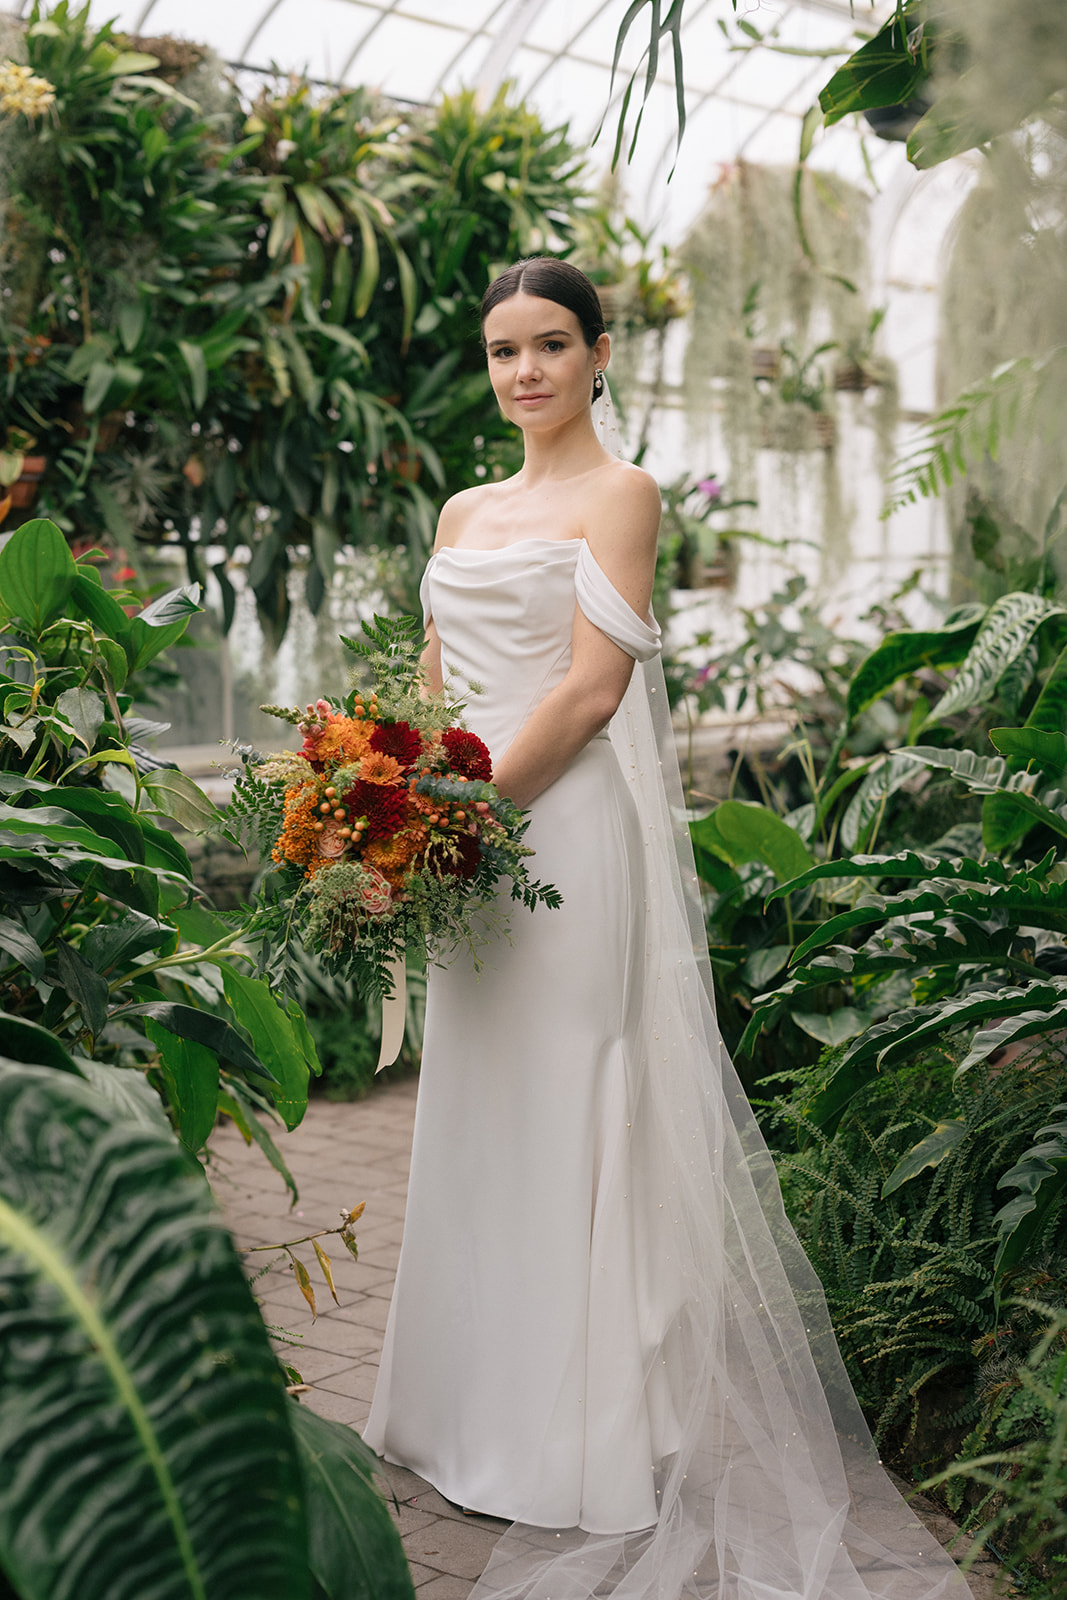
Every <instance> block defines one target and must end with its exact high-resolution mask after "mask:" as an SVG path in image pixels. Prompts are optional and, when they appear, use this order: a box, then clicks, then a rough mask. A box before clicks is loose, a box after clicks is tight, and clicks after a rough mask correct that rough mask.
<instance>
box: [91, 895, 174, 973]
mask: <svg viewBox="0 0 1067 1600" xmlns="http://www.w3.org/2000/svg"><path fill="white" fill-rule="evenodd" d="M171 943H174V944H176V943H177V935H176V934H175V931H174V929H173V928H172V927H171V926H170V925H169V924H168V923H166V922H157V920H156V918H155V917H146V916H144V915H143V914H142V913H141V912H139V911H128V912H127V913H126V914H125V916H122V917H119V918H118V919H117V921H115V922H99V923H97V925H96V927H95V928H90V929H89V932H88V933H87V934H86V935H85V937H84V939H83V940H82V942H81V944H80V945H79V947H78V948H79V949H80V951H81V953H82V955H83V956H84V957H85V959H86V961H88V962H89V963H90V965H91V966H92V967H94V968H95V969H96V971H97V972H101V973H104V974H105V975H106V976H110V975H111V974H112V973H113V972H114V970H115V968H116V967H118V966H120V965H122V966H129V965H130V963H131V962H132V961H133V959H134V957H135V956H140V955H145V954H146V953H147V952H148V951H149V950H159V949H162V948H164V947H165V946H166V945H168V944H171ZM168 953H169V952H168Z"/></svg>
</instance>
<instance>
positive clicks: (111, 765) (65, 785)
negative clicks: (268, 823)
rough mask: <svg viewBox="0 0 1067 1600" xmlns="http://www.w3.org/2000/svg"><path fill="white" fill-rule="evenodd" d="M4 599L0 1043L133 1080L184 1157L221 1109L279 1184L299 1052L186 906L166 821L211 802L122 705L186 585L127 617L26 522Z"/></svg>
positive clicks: (301, 1044) (304, 1041)
mask: <svg viewBox="0 0 1067 1600" xmlns="http://www.w3.org/2000/svg"><path fill="white" fill-rule="evenodd" d="M0 595H2V600H0V625H2V629H3V631H2V633H0V663H2V666H0V696H2V708H3V723H2V725H0V794H2V798H3V804H2V814H0V952H2V954H0V983H2V985H3V990H2V993H3V1011H2V1013H0V1049H2V1050H3V1052H4V1053H5V1054H6V1055H8V1056H10V1057H13V1058H14V1059H16V1060H37V1059H43V1060H46V1061H47V1060H49V1059H51V1057H50V1056H49V1055H47V1054H46V1055H45V1056H43V1057H41V1056H39V1055H38V1054H37V1053H36V1052H38V1051H40V1050H41V1049H44V1048H46V1046H45V1044H44V1043H42V1041H51V1042H52V1043H54V1045H55V1049H56V1050H57V1051H59V1052H60V1054H62V1053H63V1051H74V1052H75V1053H76V1055H77V1058H78V1060H79V1062H80V1064H81V1065H80V1069H79V1070H82V1071H83V1072H84V1073H85V1075H86V1076H87V1077H89V1078H90V1080H91V1081H93V1082H94V1083H96V1084H98V1085H99V1086H101V1087H102V1088H103V1089H104V1091H105V1092H107V1093H110V1094H113V1095H117V1096H119V1097H120V1098H123V1097H128V1096H130V1095H136V1093H137V1091H138V1089H139V1088H141V1087H143V1086H144V1082H145V1077H144V1074H145V1073H147V1077H148V1081H149V1082H150V1083H151V1084H152V1086H153V1087H155V1088H156V1089H157V1090H158V1092H159V1093H160V1094H161V1095H162V1097H163V1100H164V1103H165V1105H166V1107H167V1110H168V1112H169V1115H170V1117H171V1119H172V1121H173V1123H174V1126H175V1127H176V1129H177V1131H178V1133H179V1135H180V1137H181V1139H182V1142H183V1143H184V1144H185V1145H186V1146H187V1147H188V1148H189V1149H190V1150H192V1151H199V1150H201V1149H202V1147H203V1145H204V1142H205V1140H206V1139H207V1136H208V1134H209V1133H210V1131H211V1128H212V1127H213V1126H214V1123H215V1119H216V1116H217V1115H218V1113H219V1112H220V1111H222V1112H223V1113H225V1114H226V1115H229V1116H231V1117H232V1118H233V1119H234V1120H235V1121H236V1122H237V1124H238V1126H239V1127H240V1128H241V1130H242V1132H243V1133H244V1135H245V1137H246V1138H248V1139H252V1138H255V1139H256V1140H257V1141H258V1142H259V1143H260V1144H261V1145H263V1147H264V1149H265V1150H266V1152H267V1154H268V1156H269V1157H270V1159H271V1160H272V1161H273V1163H274V1164H275V1165H276V1166H277V1167H278V1168H279V1170H280V1171H282V1172H283V1174H284V1175H285V1176H286V1178H287V1181H288V1182H289V1183H290V1185H292V1180H291V1178H289V1177H288V1174H287V1173H286V1170H285V1164H284V1162H283V1161H282V1158H281V1156H280V1155H279V1154H278V1152H277V1150H276V1148H275V1147H274V1145H273V1142H272V1140H271V1138H270V1134H269V1132H268V1125H269V1122H270V1120H271V1118H272V1117H273V1116H274V1115H275V1114H277V1115H280V1117H281V1118H282V1120H283V1121H284V1122H285V1124H286V1125H287V1126H289V1127H293V1126H295V1124H296V1123H297V1122H299V1120H300V1118H301V1116H302V1115H303V1112H304V1108H305V1106H306V1103H307V1084H308V1076H309V1072H313V1071H317V1070H318V1062H317V1058H316V1055H315V1050H314V1045H313V1044H312V1042H311V1040H310V1037H309V1035H308V1033H307V1029H306V1026H305V1024H304V1021H303V1017H302V1015H301V1013H300V1011H299V1008H298V1007H297V1006H296V1005H295V1004H293V1003H290V1004H289V1006H288V1008H287V1009H282V1008H281V1007H280V1006H279V1005H278V1003H277V1002H276V1000H275V998H274V996H273V995H272V993H271V991H270V989H269V988H268V987H267V985H266V984H264V983H262V982H261V981H260V980H258V979H257V978H255V977H252V976H250V975H249V974H248V972H247V971H246V970H245V969H246V968H247V967H248V966H249V965H250V964H251V962H252V957H251V955H250V954H248V953H246V952H245V951H244V950H243V949H242V948H241V947H240V945H239V943H238V942H237V941H236V940H235V938H234V935H233V934H232V932H231V931H230V930H229V929H228V928H227V927H226V926H225V925H224V924H223V923H222V922H221V921H219V919H218V918H216V917H214V916H213V915H212V913H211V912H210V911H209V910H208V909H207V908H206V907H204V906H203V905H201V904H198V903H197V896H196V891H195V888H194V885H193V882H192V875H191V870H190V866H189V860H188V857H187V855H186V853H185V851H184V850H183V848H182V846H181V844H180V843H179V841H178V840H177V839H176V838H175V837H174V835H173V833H171V832H169V831H168V829H167V827H166V826H165V824H166V823H167V822H168V821H171V820H174V821H177V822H179V823H181V824H182V825H183V826H185V827H191V828H193V829H203V828H204V827H206V826H208V825H213V824H216V823H217V822H219V820H220V819H219V816H218V813H217V812H216V810H215V807H214V806H213V805H212V804H211V802H210V801H209V800H208V799H207V797H206V796H205V795H204V794H203V793H202V792H201V791H200V790H199V789H198V788H197V786H196V785H195V784H194V783H193V782H192V781H191V780H190V779H188V778H186V777H184V776H183V775H182V774H181V773H180V772H178V771H177V770H175V769H174V768H173V767H170V766H167V765H165V764H163V763H161V762H160V761H158V760H157V759H156V758H155V757H154V756H152V755H151V754H150V753H149V751H148V750H147V748H146V747H145V746H144V743H143V741H144V740H145V739H147V738H150V737H152V736H153V735H154V734H156V733H158V732H160V731H162V727H161V725H160V724H158V723H152V722H150V721H148V720H146V719H145V718H143V717H139V716H137V715H136V714H135V713H134V711H133V709H132V702H131V694H130V690H131V688H132V687H133V685H134V683H135V681H136V675H137V674H138V673H142V672H143V671H144V669H145V668H146V666H147V665H148V664H149V663H151V662H152V661H153V660H154V659H155V657H156V656H158V654H159V653H160V652H161V651H163V650H165V649H166V648H167V647H168V646H170V645H173V644H174V643H176V642H177V640H178V639H179V638H180V637H181V635H182V633H183V632H184V630H185V627H186V625H187V623H188V620H189V617H190V615H191V614H192V613H193V612H195V611H196V609H197V598H196V594H195V591H192V590H186V589H179V590H174V591H172V592H171V593H170V594H168V595H164V596H161V597H160V599H159V600H157V601H155V602H153V604H152V605H151V606H149V607H147V608H145V609H144V610H142V611H140V612H139V613H138V614H136V615H133V616H129V615H127V611H126V609H124V606H123V604H122V602H123V601H124V600H128V599H129V598H130V597H129V596H126V595H124V594H122V592H121V591H119V592H116V591H114V590H107V589H105V588H104V587H103V586H102V585H101V582H100V578H99V574H98V573H97V572H96V570H95V568H94V567H93V566H92V564H91V563H89V562H88V561H80V562H76V561H75V560H74V559H73V557H72V556H71V554H70V551H69V548H68V546H67V544H66V541H65V540H64V538H63V536H62V534H61V533H60V531H59V529H58V528H57V527H56V526H55V524H54V523H50V522H47V521H37V522H31V523H26V524H24V525H23V526H22V527H21V528H19V529H17V530H16V532H15V533H14V534H12V535H11V537H10V538H9V539H8V541H7V542H6V544H5V545H4V547H3V549H2V550H0ZM131 609H132V608H131ZM162 726H165V725H162ZM105 775H106V777H107V779H108V783H109V787H103V786H102V785H101V781H100V779H101V776H105ZM120 775H121V776H120ZM117 786H121V787H117ZM27 1052H29V1053H28V1054H27Z"/></svg>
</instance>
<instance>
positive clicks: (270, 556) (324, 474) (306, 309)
mask: <svg viewBox="0 0 1067 1600" xmlns="http://www.w3.org/2000/svg"><path fill="white" fill-rule="evenodd" d="M18 50H19V51H21V53H22V54H23V55H24V56H25V59H26V61H27V63H28V65H29V67H30V68H31V69H32V71H33V73H34V74H35V75H37V76H38V77H39V78H40V79H41V80H42V81H45V82H47V83H49V84H50V85H52V87H53V89H54V95H55V100H54V104H53V105H52V106H51V108H50V110H49V112H48V114H47V116H45V115H36V114H31V111H30V110H27V112H26V113H24V114H17V115H16V114H13V115H11V116H9V117H8V118H7V119H6V120H5V121H2V122H0V142H2V146H3V150H4V159H5V165H6V167H7V177H6V183H5V191H6V192H5V194H4V196H3V198H2V199H0V282H2V283H3V284H4V285H5V286H6V287H7V289H8V290H9V291H10V293H9V295H8V297H7V298H6V299H0V341H2V342H3V344H4V345H5V347H6V348H7V350H8V351H9V352H10V358H9V361H8V369H7V371H6V372H5V373H3V374H0V386H2V388H0V393H2V394H3V396H4V415H5V421H7V422H8V425H9V427H12V428H16V429H18V430H19V435H18V436H19V438H24V437H32V438H34V439H35V440H36V448H37V449H38V450H40V451H41V452H42V453H43V454H45V455H46V456H47V457H48V460H49V467H48V470H47V473H46V476H45V479H44V482H43V484H42V488H41V500H40V504H41V508H42V509H43V510H44V511H45V512H46V513H47V514H48V515H50V516H51V517H52V518H53V519H54V520H55V521H56V522H57V523H58V524H59V525H60V526H61V527H62V528H63V529H64V531H65V532H67V533H68V534H75V535H80V534H83V533H85V532H86V531H89V532H90V533H91V534H92V535H93V536H94V537H95V535H96V533H97V530H98V529H99V528H101V527H103V528H106V530H107V533H108V537H109V538H110V539H111V540H112V541H114V542H116V543H118V544H119V545H120V546H125V547H128V548H132V546H133V542H134V541H135V540H140V541H150V542H161V541H165V540H171V541H174V540H177V541H178V542H179V543H180V544H181V545H182V546H183V548H184V551H185V555H186V559H187V562H188V566H189V572H190V577H191V578H194V579H198V580H201V581H202V580H203V578H204V577H205V571H204V568H205V551H206V550H207V549H208V548H210V549H212V550H213V551H214V554H213V555H212V557H211V561H212V565H213V568H214V571H215V575H216V577H217V578H218V581H219V583H220V585H221V587H222V591H223V599H224V604H225V609H226V622H227V624H228V623H229V620H230V618H231V617H232V612H233V607H234V603H235V594H234V589H233V584H232V582H231V578H230V575H229V572H228V562H229V561H230V560H232V559H233V558H235V557H237V558H238V559H239V560H241V561H242V562H243V561H244V560H245V553H246V552H247V553H249V556H248V559H249V561H250V564H249V566H248V571H247V581H248V583H249V585H250V587H251V589H252V590H253V592H254V594H255V598H256V603H257V606H258V610H259V615H260V619H261V621H262V623H263V625H264V627H265V629H266V630H267V632H268V636H269V637H271V638H273V639H274V640H277V639H278V638H280V636H281V634H282V633H283V632H284V629H285V627H286V623H287V620H288V615H289V606H290V593H289V583H288V574H289V569H290V567H291V565H292V564H293V562H294V560H296V559H297V557H298V556H299V559H300V561H301V563H304V562H305V561H306V562H308V563H309V564H308V565H307V567H306V572H307V576H306V594H307V599H308V602H309V604H310V606H311V609H312V610H313V611H317V610H318V609H319V607H320V605H321V603H322V600H323V598H324V595H325V591H326V586H327V585H328V584H329V582H330V579H331V576H332V573H333V568H334V561H335V557H336V555H337V553H338V551H339V550H340V549H341V548H342V547H343V546H344V545H357V546H363V547H368V546H377V547H380V548H383V547H394V546H395V547H398V548H399V549H401V550H402V552H403V553H404V558H405V562H406V565H403V564H401V565H400V566H399V567H394V571H397V572H399V573H400V574H401V576H402V581H403V590H404V592H403V593H402V594H399V593H398V594H397V595H396V596H393V598H394V599H397V600H400V601H401V603H402V604H404V605H405V606H406V607H407V608H408V609H411V608H412V605H413V601H414V595H415V592H416V588H417V577H418V574H419V573H420V572H421V568H422V565H423V563H424V561H425V556H426V554H427V552H428V549H429V545H430V543H431V542H432V535H433V525H434V521H435V517H436V508H437V505H438V504H439V503H440V501H441V499H442V498H443V497H444V496H445V495H447V494H449V493H451V492H453V491H454V490H455V489H457V488H460V487H466V486H467V485H468V484H469V481H470V474H471V466H472V463H471V460H470V441H471V439H474V440H475V450H476V456H477V460H476V466H477V468H478V469H479V470H480V471H482V472H486V473H489V472H493V471H495V470H496V469H497V468H498V467H506V466H507V465H509V464H511V463H513V462H515V461H516V460H517V457H516V450H517V444H516V436H515V431H514V429H512V428H511V427H510V426H509V425H508V424H507V423H505V422H504V421H503V419H502V418H501V417H500V415H499V411H498V408H497V406H496V404H495V401H494V400H493V397H492V393H491V389H490V386H489V382H488V377H487V375H486V373H485V369H484V362H483V361H482V359H481V353H480V350H479V349H478V346H477V341H476V337H475V335H476V331H477V306H478V302H479V299H480V296H481V293H482V290H483V289H484V287H485V284H486V282H487V281H488V279H489V277H490V276H491V275H492V272H493V270H494V269H496V268H498V267H499V266H500V265H501V264H502V263H504V262H507V261H509V260H511V259H514V258H516V257H518V256H520V255H524V254H529V253H531V252H532V251H536V250H538V249H542V248H550V249H552V250H554V251H555V252H556V253H558V254H562V255H567V254H569V253H573V252H574V251H575V250H577V249H579V248H580V250H581V253H582V257H583V260H585V261H587V263H588V264H593V263H594V262H595V261H596V260H597V259H598V257H599V256H600V254H601V253H602V251H603V250H605V249H608V248H609V247H610V248H611V249H612V250H614V248H615V247H614V245H613V244H612V239H613V238H614V234H613V232H612V227H611V223H610V219H609V218H608V216H607V213H606V212H605V211H604V209H603V207H600V206H598V205H597V203H596V202H595V201H594V198H593V197H592V196H591V195H590V194H588V193H587V192H586V189H585V187H584V180H583V176H582V162H581V159H580V157H579V155H578V153H577V152H576V150H575V149H574V148H573V147H572V146H571V145H570V144H569V142H568V140H567V136H566V130H565V129H562V128H556V129H546V128H545V127H543V126H542V125H541V123H540V122H539V121H538V119H537V117H536V116H535V115H534V114H533V113H532V112H530V111H528V110H526V109H525V108H523V107H521V106H516V105H513V104H511V103H509V101H508V99H507V97H506V95H505V94H503V93H501V94H500V95H498V96H497V98H496V99H495V100H494V101H493V102H492V103H491V104H490V105H488V106H485V107H481V106H479V105H478V104H477V103H476V99H475V97H474V95H473V94H469V93H464V94H460V95H457V96H455V97H453V98H451V99H445V100H444V101H443V102H442V103H441V104H440V105H439V106H436V107H435V108H433V110H429V111H420V112H417V113H412V112H409V111H405V113H404V115H403V116H401V115H399V114H398V113H397V112H396V111H395V110H394V109H393V108H390V107H389V106H387V105H384V104H382V103H380V102H378V101H376V100H375V98H374V97H373V96H372V95H370V94H368V93H366V92H364V91H363V90H358V89H357V90H346V91H343V92H340V93H336V94H331V95H325V96H324V95H322V94H319V93H317V92H314V91H313V90H312V88H311V86H310V85H309V84H308V83H307V82H301V81H299V80H294V81H293V82H290V83H286V84H284V85H278V86H276V87H272V88H269V89H266V90H264V92H263V93H262V94H261V95H260V96H259V98H258V99H257V101H256V102H255V104H254V105H252V106H251V107H249V106H246V105H243V104H242V103H241V101H240V98H239V96H238V93H237V91H236V89H235V88H234V87H233V86H232V85H230V84H228V83H227V82H226V80H225V79H224V78H223V77H222V76H221V73H220V71H219V70H218V66H217V64H215V66H212V65H211V63H210V62H207V63H204V62H203V61H201V62H200V65H199V66H197V68H196V70H195V71H193V72H192V73H191V74H187V75H186V76H182V75H181V74H180V73H178V74H177V75H176V74H175V73H174V72H173V71H171V70H170V69H169V67H168V65H167V64H161V63H160V62H159V60H158V59H157V57H155V56H152V55H149V54H147V53H146V52H145V51H141V50H136V49H133V48H131V41H129V40H128V39H126V38H124V36H122V35H120V34H117V33H116V32H115V31H114V30H113V28H111V27H109V26H104V27H101V28H92V27H91V26H90V25H89V21H88V6H83V7H81V8H78V7H76V6H74V5H72V4H69V3H68V0H60V3H59V4H58V5H54V6H50V7H49V6H46V5H44V4H43V3H42V0H36V3H35V5H34V7H33V9H32V11H31V12H30V15H29V18H28V21H27V25H26V27H25V30H24V33H23V35H22V38H21V41H20V43H19V45H18ZM203 54H204V52H198V53H196V56H197V59H198V60H199V59H200V57H202V56H203ZM175 79H176V81H171V80H175ZM17 442H18V440H17V439H13V440H11V441H9V443H10V444H11V447H12V448H14V445H15V444H16V443H17ZM2 443H3V440H2V439H0V445H2ZM198 530H199V531H198ZM220 555H222V556H224V559H220Z"/></svg>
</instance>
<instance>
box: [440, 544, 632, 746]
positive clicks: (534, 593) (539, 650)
mask: <svg viewBox="0 0 1067 1600" xmlns="http://www.w3.org/2000/svg"><path fill="white" fill-rule="evenodd" d="M576 605H577V606H579V607H580V608H581V610H582V611H583V612H584V614H585V615H586V616H587V617H588V618H589V620H590V621H591V622H592V623H593V624H594V625H595V626H596V627H598V628H599V629H600V630H601V632H602V633H604V634H605V635H606V636H607V637H608V638H609V639H611V640H612V642H613V643H614V644H617V645H618V646H619V647H620V648H621V649H623V650H625V651H626V652H627V654H628V655H631V656H633V657H634V659H635V660H638V661H647V660H648V659H649V658H650V657H651V656H654V655H655V654H656V653H657V651H658V650H659V647H660V632H659V628H658V626H657V625H656V622H655V619H654V618H653V617H652V614H651V612H650V613H649V615H648V617H647V619H645V620H642V619H641V618H640V617H639V616H637V614H636V613H635V612H634V611H633V609H632V608H631V607H630V606H629V605H628V604H627V602H626V601H625V600H624V599H623V597H622V595H620V594H619V592H618V590H617V589H616V588H615V587H614V585H613V584H612V583H611V581H610V579H609V578H608V577H607V576H606V575H605V573H604V572H603V571H602V569H601V568H600V567H599V566H598V565H597V563H596V560H595V558H594V557H593V554H592V551H591V550H590V548H589V546H588V544H587V543H586V541H585V540H584V539H522V540H519V541H518V542H517V543H515V544H510V545H505V546H503V548H500V549H495V550H475V549H466V548H461V549H453V548H451V547H446V548H444V549H442V550H439V551H437V552H436V554H435V555H434V556H433V557H432V558H431V560H430V563H429V565H428V566H427V568H426V575H425V577H424V579H423V584H422V606H423V613H424V615H425V617H426V619H427V620H429V618H430V617H431V616H432V617H433V620H434V625H435V627H436V629H437V633H438V637H439V638H440V640H441V666H442V671H443V673H444V676H445V680H446V683H447V684H448V687H449V690H450V692H451V693H452V694H453V695H455V697H456V698H457V699H459V700H463V701H464V702H465V704H466V711H465V714H464V720H465V721H466V723H467V726H468V727H469V728H470V729H471V731H472V732H473V733H476V734H477V735H478V737H479V738H480V739H482V740H484V742H485V743H486V744H487V745H488V747H489V750H490V751H491V752H492V753H493V755H494V756H499V755H500V754H502V753H503V751H504V750H506V749H507V747H508V745H509V744H510V743H511V741H512V739H513V738H514V737H515V734H516V733H517V732H518V730H519V729H520V728H521V727H522V725H523V723H524V722H525V721H526V719H527V717H528V716H529V714H530V712H531V711H532V710H533V708H534V707H535V706H536V705H538V704H539V702H540V701H541V700H543V699H544V697H545V695H546V694H548V693H549V692H550V691H551V690H552V689H554V688H555V687H556V685H557V684H558V683H560V682H561V681H562V679H563V678H564V677H565V676H566V673H567V669H568V668H569V666H570V660H571V630H572V628H573V625H574V611H575V606H576Z"/></svg>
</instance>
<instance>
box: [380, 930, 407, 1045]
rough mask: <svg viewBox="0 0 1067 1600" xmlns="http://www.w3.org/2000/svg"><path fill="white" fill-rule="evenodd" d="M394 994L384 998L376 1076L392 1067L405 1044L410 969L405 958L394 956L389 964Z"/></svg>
mask: <svg viewBox="0 0 1067 1600" xmlns="http://www.w3.org/2000/svg"><path fill="white" fill-rule="evenodd" d="M389 976H390V978H391V980H392V990H393V992H392V994H387V995H383V997H382V1045H381V1049H380V1050H379V1051H378V1065H377V1066H376V1067H375V1069H374V1071H375V1074H377V1073H379V1072H381V1070H382V1068H383V1067H391V1066H392V1064H393V1062H394V1061H395V1060H396V1058H397V1056H398V1055H399V1054H400V1046H401V1045H402V1044H403V1043H404V1024H405V1021H406V1017H407V990H408V969H407V962H406V960H405V959H404V957H403V956H394V957H393V959H392V960H391V961H390V963H389Z"/></svg>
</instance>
